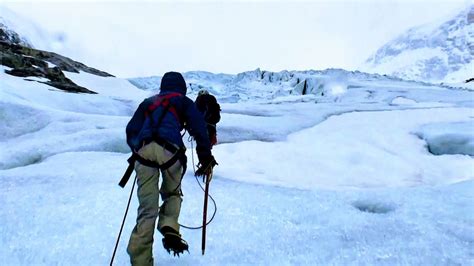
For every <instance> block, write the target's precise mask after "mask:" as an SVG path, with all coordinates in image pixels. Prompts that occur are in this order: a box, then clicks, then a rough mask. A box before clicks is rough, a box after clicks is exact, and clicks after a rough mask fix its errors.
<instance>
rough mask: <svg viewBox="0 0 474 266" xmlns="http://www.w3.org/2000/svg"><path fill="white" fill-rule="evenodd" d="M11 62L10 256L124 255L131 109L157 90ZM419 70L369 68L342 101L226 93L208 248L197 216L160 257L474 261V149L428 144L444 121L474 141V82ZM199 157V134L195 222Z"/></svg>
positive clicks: (4, 193)
mask: <svg viewBox="0 0 474 266" xmlns="http://www.w3.org/2000/svg"><path fill="white" fill-rule="evenodd" d="M1 72H3V71H0V77H1V79H0V96H1V98H0V118H1V119H2V124H0V132H1V133H0V184H1V185H0V206H2V208H1V209H0V246H1V247H3V248H1V249H0V265H54V264H61V265H103V264H108V263H109V261H110V258H111V255H112V251H113V247H114V244H115V240H116V237H117V234H118V231H119V228H120V223H121V221H122V217H123V212H124V210H125V205H126V203H127V199H128V196H129V192H130V188H131V185H132V184H131V181H129V184H127V186H126V188H125V189H121V188H120V187H119V186H118V185H117V183H118V181H119V179H120V178H121V176H122V175H123V172H124V171H125V169H126V167H127V163H126V159H127V158H128V156H129V154H128V152H129V151H128V148H127V146H126V143H125V132H124V131H125V125H126V123H127V122H128V120H129V118H130V116H131V115H132V114H133V112H134V110H135V108H136V106H137V105H138V103H139V102H140V101H141V100H142V99H143V98H144V97H142V96H143V95H141V94H140V93H135V92H136V89H135V88H134V87H130V88H129V89H130V90H129V92H130V93H129V94H127V93H125V91H127V90H128V85H126V83H123V82H121V81H120V80H118V81H117V80H114V79H110V81H111V83H110V84H109V85H107V82H108V81H107V80H106V79H101V78H100V80H96V81H95V80H94V77H93V76H90V75H85V76H82V75H83V73H82V74H81V75H80V78H78V77H76V78H77V80H78V83H79V82H80V79H81V78H83V79H84V80H83V82H89V83H90V84H92V85H94V84H96V85H97V87H101V88H102V90H103V93H104V95H102V94H99V95H83V94H69V93H64V92H60V91H57V90H54V89H50V87H48V86H46V85H44V84H39V83H34V82H27V81H23V80H21V79H16V78H10V76H7V75H5V74H3V73H1ZM75 81H76V80H75ZM84 84H85V83H84ZM117 84H121V85H117ZM410 84H411V83H403V82H402V83H393V82H385V81H380V82H378V81H376V80H375V81H370V82H368V81H366V82H365V83H363V84H361V85H360V87H358V88H356V87H348V88H347V91H345V92H344V93H343V94H341V95H338V97H339V98H338V101H337V102H334V101H333V100H334V98H331V99H320V98H317V97H315V96H311V95H310V96H295V95H293V96H286V97H266V96H265V97H262V98H259V100H255V101H253V100H249V101H247V102H245V103H243V102H240V103H237V104H232V103H226V104H223V105H222V109H223V116H222V122H221V123H220V124H219V125H218V134H219V135H218V138H219V140H220V141H221V143H222V144H219V145H217V146H216V147H215V148H214V150H213V152H214V153H215V156H216V158H217V161H218V162H219V166H217V167H216V168H215V175H214V179H213V181H212V184H211V194H212V195H213V197H214V198H215V199H216V201H217V204H218V205H217V207H218V213H217V216H216V218H215V221H213V223H212V224H210V225H209V227H208V233H207V249H206V256H201V251H200V243H201V232H200V231H199V230H198V231H189V230H185V229H183V230H182V233H183V237H184V238H185V239H186V240H187V241H188V242H189V244H190V254H185V255H183V256H182V257H181V258H179V259H178V258H173V257H171V256H170V255H168V254H167V253H166V252H165V250H164V249H163V248H162V247H161V243H160V240H161V237H160V236H159V234H158V232H157V233H156V235H155V246H154V250H153V252H154V255H155V261H156V264H157V265H161V264H166V265H183V264H184V265H228V264H238V265H249V264H257V265H295V264H296V265H315V264H316V265H328V264H329V265H354V264H363V265H394V264H402V265H407V264H409V265H420V264H421V265H452V264H462V265H469V264H472V263H473V262H474V253H473V252H472V250H474V230H473V228H474V217H473V213H474V206H473V204H472V202H474V196H473V195H474V193H473V192H474V181H473V172H474V169H473V159H472V157H471V156H467V155H459V154H450V155H446V154H444V153H447V152H446V151H445V150H443V151H441V153H443V155H439V156H437V155H433V154H431V153H430V152H429V150H428V145H432V143H435V144H436V143H443V142H440V141H437V140H436V136H439V135H443V136H446V135H448V134H451V135H452V134H453V133H454V134H456V136H457V137H455V138H450V140H454V141H455V142H456V140H458V139H463V140H466V141H465V142H463V143H472V138H473V135H472V134H470V133H469V131H468V130H470V128H471V126H472V117H473V115H472V100H470V99H472V98H469V96H471V95H470V94H469V92H467V91H461V90H447V89H445V88H440V87H429V86H424V85H420V84H411V85H410ZM99 85H100V86H99ZM117 88H119V89H117ZM116 89H117V90H116ZM255 90H258V88H255ZM223 91H224V90H223ZM242 91H244V90H243V89H242ZM252 93H253V94H259V92H258V91H254V92H252ZM127 95H129V96H127ZM219 96H220V97H224V98H229V97H232V92H231V91H230V92H227V91H224V92H223V94H222V95H219ZM397 97H403V99H401V98H398V99H397ZM249 98H251V97H249ZM262 99H266V100H262ZM317 100H318V101H319V102H318V103H317V104H315V101H317ZM432 139H434V141H433V140H432ZM425 140H426V141H425ZM185 143H186V144H187V146H188V147H189V146H190V145H189V143H187V142H185ZM469 145H470V144H469ZM469 145H468V146H465V145H462V147H461V148H456V149H454V150H455V151H456V152H458V151H460V150H462V149H470V146H469ZM441 146H443V145H441ZM451 146H455V145H451ZM195 159H196V156H195ZM191 162H192V160H191V150H188V172H187V174H186V175H185V177H184V180H183V192H184V202H183V207H182V212H181V217H180V222H181V223H182V224H185V225H190V226H198V225H200V223H201V222H202V200H203V193H202V191H201V190H200V188H199V187H198V185H197V184H196V181H195V179H194V177H193V175H192V165H191ZM132 178H133V177H132ZM136 209H137V199H136V196H135V197H134V199H133V201H132V205H131V207H130V212H129V216H128V218H127V220H126V224H125V228H124V231H123V234H122V239H121V242H120V245H119V249H118V253H117V257H116V261H115V265H129V258H128V255H127V254H126V251H125V250H126V245H127V242H128V237H129V235H130V232H131V230H132V228H133V226H134V223H135V219H136ZM212 210H213V206H212V204H210V205H209V211H210V212H211V211H212ZM208 217H210V213H209V215H208Z"/></svg>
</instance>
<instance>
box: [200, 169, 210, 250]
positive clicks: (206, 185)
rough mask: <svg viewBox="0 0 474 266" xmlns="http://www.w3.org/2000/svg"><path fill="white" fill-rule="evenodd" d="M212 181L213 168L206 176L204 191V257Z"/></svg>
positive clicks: (202, 243)
mask: <svg viewBox="0 0 474 266" xmlns="http://www.w3.org/2000/svg"><path fill="white" fill-rule="evenodd" d="M211 179H212V168H211V169H210V170H209V173H208V174H206V175H205V176H204V182H205V189H204V211H203V213H202V242H201V250H202V255H203V256H204V252H205V250H206V226H207V199H208V198H209V183H210V182H211Z"/></svg>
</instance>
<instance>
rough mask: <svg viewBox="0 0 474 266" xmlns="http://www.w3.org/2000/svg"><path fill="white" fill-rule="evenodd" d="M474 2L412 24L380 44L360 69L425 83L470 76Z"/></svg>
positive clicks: (473, 56)
mask: <svg viewBox="0 0 474 266" xmlns="http://www.w3.org/2000/svg"><path fill="white" fill-rule="evenodd" d="M473 59H474V5H471V6H469V7H468V8H466V9H465V10H463V11H462V12H459V13H458V14H457V15H455V16H454V17H451V18H449V19H447V20H444V21H441V22H435V23H431V24H427V25H423V26H419V27H414V28H411V29H409V30H408V31H406V32H405V33H403V34H402V35H400V36H398V37H397V38H395V39H394V40H392V41H390V42H388V43H387V44H385V45H383V46H382V47H381V48H380V49H378V50H377V51H376V52H375V54H373V55H372V56H371V57H370V58H368V59H367V61H366V62H365V65H364V66H363V68H362V69H363V70H365V71H368V72H376V73H381V74H390V75H394V76H398V77H401V78H404V79H412V80H421V81H428V82H462V81H465V80H467V79H469V78H472V77H473V76H474V60H473Z"/></svg>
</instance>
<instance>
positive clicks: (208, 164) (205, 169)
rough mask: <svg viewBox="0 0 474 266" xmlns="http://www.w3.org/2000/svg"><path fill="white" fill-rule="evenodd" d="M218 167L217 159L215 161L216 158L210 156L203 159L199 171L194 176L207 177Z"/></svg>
mask: <svg viewBox="0 0 474 266" xmlns="http://www.w3.org/2000/svg"><path fill="white" fill-rule="evenodd" d="M216 165H218V163H217V162H216V159H214V156H212V155H210V156H209V157H206V158H203V160H201V161H200V162H199V165H198V169H197V170H196V172H195V173H194V175H195V176H202V177H205V176H206V175H208V174H210V173H211V171H212V168H214V166H216Z"/></svg>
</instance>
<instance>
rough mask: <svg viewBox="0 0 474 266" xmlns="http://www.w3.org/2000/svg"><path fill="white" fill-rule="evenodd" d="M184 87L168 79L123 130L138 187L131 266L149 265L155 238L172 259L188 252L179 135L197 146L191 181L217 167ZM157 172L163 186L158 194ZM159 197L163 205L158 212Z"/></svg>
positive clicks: (174, 77) (176, 76) (175, 76)
mask: <svg viewBox="0 0 474 266" xmlns="http://www.w3.org/2000/svg"><path fill="white" fill-rule="evenodd" d="M186 90H187V89H186V82H185V81H184V78H183V76H182V75H181V74H180V73H177V72H168V73H166V74H165V75H164V76H163V78H162V80H161V87H160V93H159V94H157V95H155V96H153V97H150V98H147V99H145V100H144V101H143V102H142V103H141V104H140V106H139V107H138V109H137V110H136V112H135V114H134V115H133V117H132V119H131V120H130V122H129V123H128V125H127V130H126V131H127V143H128V145H129V146H130V148H131V149H132V152H133V153H134V154H136V157H137V159H136V160H137V161H136V162H135V172H136V174H137V185H138V189H137V191H138V201H139V207H138V215H137V224H136V226H135V228H134V229H133V231H132V234H131V236H130V241H129V243H128V247H127V253H128V254H129V255H130V261H131V263H132V265H153V254H152V245H153V234H154V229H155V222H156V218H158V225H157V229H158V230H159V231H160V232H161V234H162V235H163V239H162V242H163V247H164V248H165V249H166V250H167V251H168V252H171V251H172V252H173V253H174V255H178V256H179V254H180V253H183V252H184V251H185V250H188V244H187V243H186V241H184V240H183V239H182V238H181V234H180V233H179V223H178V217H179V213H180V208H181V202H182V192H181V179H182V178H183V176H184V173H185V171H186V155H185V150H186V148H185V146H184V143H183V140H182V135H181V130H183V128H185V129H186V130H187V131H188V132H189V134H190V135H191V136H193V137H194V139H195V140H196V143H197V145H196V152H197V155H198V158H199V164H200V166H199V167H198V169H197V171H196V173H195V175H196V176H205V175H207V174H209V173H210V171H211V170H212V168H213V167H214V166H215V165H217V162H216V160H215V159H214V157H213V156H212V153H211V144H210V141H209V137H208V135H207V130H206V122H205V121H204V119H203V116H202V114H201V113H200V112H199V111H198V109H197V108H196V105H195V103H194V102H193V101H192V100H191V99H189V98H188V97H187V96H185V95H186ZM160 172H161V174H162V176H163V182H162V185H161V187H160V188H158V180H159V176H160ZM159 195H161V197H162V201H163V204H162V205H161V206H160V207H158V204H159Z"/></svg>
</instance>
